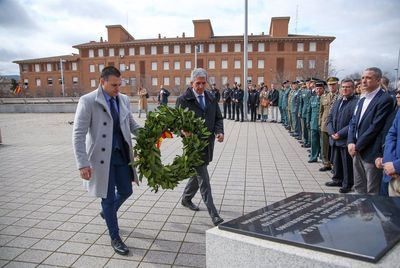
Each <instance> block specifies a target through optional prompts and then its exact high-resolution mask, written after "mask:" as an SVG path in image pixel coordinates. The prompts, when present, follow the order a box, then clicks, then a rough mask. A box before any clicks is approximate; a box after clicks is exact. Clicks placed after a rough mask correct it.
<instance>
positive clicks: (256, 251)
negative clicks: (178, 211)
mask: <svg viewBox="0 0 400 268" xmlns="http://www.w3.org/2000/svg"><path fill="white" fill-rule="evenodd" d="M366 235H367V234H366ZM349 239H351V237H349ZM206 259H207V267H208V268H213V267H216V268H222V267H229V268H233V267H238V268H244V267H251V268H255V267H274V268H275V267H285V268H286V267H296V268H298V267H307V268H310V267H324V268H326V267H335V268H336V267H351V268H356V267H359V268H368V267H400V244H399V245H397V246H395V247H394V248H393V249H392V250H390V251H389V252H388V253H387V254H386V255H385V256H384V257H383V258H382V259H381V260H380V261H379V262H378V263H376V264H373V263H369V262H365V261H359V260H356V259H352V258H347V257H341V256H338V255H334V254H328V253H324V252H320V251H315V250H310V249H305V248H301V247H296V246H291V245H287V244H282V243H277V242H272V241H268V240H264V239H259V238H255V237H250V236H246V235H241V234H236V233H232V232H227V231H223V230H220V229H218V228H217V227H215V228H213V229H210V230H208V231H207V232H206Z"/></svg>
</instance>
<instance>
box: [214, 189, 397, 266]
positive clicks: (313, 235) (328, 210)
mask: <svg viewBox="0 0 400 268" xmlns="http://www.w3.org/2000/svg"><path fill="white" fill-rule="evenodd" d="M219 229H221V230H226V231H231V232H235V233H239V234H244V235H249V236H254V237H258V238H262V239H267V240H272V241H275V242H281V243H287V244H291V245H296V246H300V247H305V248H309V249H314V250H319V251H323V252H328V253H333V254H337V255H341V256H346V257H351V258H354V259H359V260H364V261H369V262H374V263H376V262H378V261H379V259H380V258H381V257H382V256H383V255H384V254H385V253H386V252H387V251H388V250H390V249H391V248H392V247H393V246H394V245H395V244H396V243H397V242H398V241H399V240H400V198H391V197H381V196H370V195H341V194H324V193H305V192H303V193H299V194H296V195H294V196H292V197H289V198H286V199H284V200H282V201H279V202H276V203H274V204H272V205H269V206H266V207H265V208H262V209H259V210H256V211H253V212H251V213H249V214H246V215H244V216H242V217H239V218H237V219H234V220H231V221H228V222H225V223H222V224H220V225H219Z"/></svg>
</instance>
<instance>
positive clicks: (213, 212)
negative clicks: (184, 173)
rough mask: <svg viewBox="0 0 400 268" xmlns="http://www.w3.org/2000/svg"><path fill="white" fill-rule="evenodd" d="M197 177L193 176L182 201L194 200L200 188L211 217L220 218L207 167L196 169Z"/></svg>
mask: <svg viewBox="0 0 400 268" xmlns="http://www.w3.org/2000/svg"><path fill="white" fill-rule="evenodd" d="M195 169H196V172H197V176H193V177H191V178H190V179H189V181H188V183H187V184H186V187H185V190H184V191H183V195H182V199H185V200H192V198H193V197H194V196H195V194H196V193H197V190H199V188H200V194H201V197H202V198H203V201H204V204H205V205H206V207H207V210H208V213H209V214H210V216H211V217H215V216H218V211H217V209H216V208H215V205H214V200H213V197H212V193H211V184H210V176H209V175H208V170H207V165H202V166H199V167H196V168H195Z"/></svg>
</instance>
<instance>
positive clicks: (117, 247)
mask: <svg viewBox="0 0 400 268" xmlns="http://www.w3.org/2000/svg"><path fill="white" fill-rule="evenodd" d="M111 246H112V248H113V249H114V251H115V252H116V253H118V254H119V255H128V253H129V248H128V247H127V246H126V245H125V243H124V242H122V240H121V238H119V237H118V238H116V239H113V240H111Z"/></svg>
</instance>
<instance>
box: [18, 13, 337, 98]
mask: <svg viewBox="0 0 400 268" xmlns="http://www.w3.org/2000/svg"><path fill="white" fill-rule="evenodd" d="M289 20H290V17H274V18H272V19H271V25H270V28H269V34H268V35H267V34H264V33H262V34H260V35H253V34H250V35H249V38H248V51H249V53H248V79H249V80H251V81H252V83H257V84H259V83H261V82H265V83H267V84H268V83H270V82H272V81H275V82H281V81H283V80H286V79H289V80H294V79H302V78H306V77H310V76H313V77H319V78H325V77H326V75H327V72H328V61H329V46H330V43H331V42H332V41H333V40H334V39H335V38H334V37H330V36H318V35H293V34H289V33H288V28H289ZM193 24H194V36H193V37H186V35H185V33H183V34H182V36H181V37H180V36H177V37H175V38H166V37H161V35H159V36H158V38H155V39H135V38H134V37H133V36H132V35H131V34H130V33H128V32H127V31H126V30H125V29H124V28H123V27H122V26H121V25H108V26H106V27H107V31H108V40H104V41H103V39H102V38H100V41H90V42H88V43H84V44H79V45H75V46H73V47H74V48H76V49H78V50H79V54H72V55H64V56H55V57H50V58H40V59H30V60H19V61H14V63H17V64H19V66H20V75H21V82H22V83H23V84H24V92H25V94H26V95H30V96H60V95H62V87H61V86H62V85H61V69H60V64H62V65H63V74H64V81H65V84H64V88H65V94H66V95H67V96H71V95H81V94H83V93H86V92H89V91H91V90H93V89H95V88H96V87H97V86H98V80H99V72H100V71H101V69H102V68H103V67H104V66H108V65H114V66H116V67H117V68H119V69H120V70H121V71H122V78H123V86H122V89H121V91H122V92H124V93H126V94H128V95H135V94H136V91H137V87H138V86H140V85H143V86H145V87H146V88H148V89H150V91H151V92H152V93H153V94H155V93H156V91H157V90H158V88H159V87H160V86H161V85H164V86H165V87H166V88H169V89H171V90H172V92H173V93H175V94H179V92H181V91H182V90H184V89H185V88H186V86H187V84H188V83H189V77H190V72H191V70H192V69H193V68H194V67H195V57H196V58H197V67H203V68H206V69H207V70H208V72H209V75H210V78H209V80H210V82H212V83H216V84H217V87H220V88H221V87H222V85H223V84H225V83H226V82H229V83H230V84H232V83H233V82H239V83H242V82H243V35H235V36H216V35H214V31H213V28H212V25H211V22H210V20H194V21H193ZM195 50H196V51H195ZM195 54H196V55H195ZM61 61H62V63H61Z"/></svg>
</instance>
